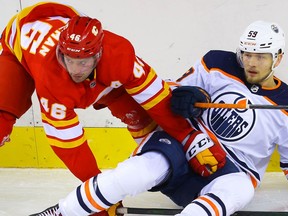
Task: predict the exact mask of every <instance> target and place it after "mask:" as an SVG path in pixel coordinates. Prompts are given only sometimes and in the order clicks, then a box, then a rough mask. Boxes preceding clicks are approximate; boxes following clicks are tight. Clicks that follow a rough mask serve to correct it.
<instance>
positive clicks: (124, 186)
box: [98, 152, 169, 201]
mask: <svg viewBox="0 0 288 216" xmlns="http://www.w3.org/2000/svg"><path fill="white" fill-rule="evenodd" d="M155 164H157V166H155ZM168 171H169V163H168V162H167V160H166V158H165V157H164V156H162V155H161V154H160V153H157V152H148V153H145V154H143V155H141V156H135V157H132V158H129V159H128V160H126V161H124V162H122V163H119V164H118V166H117V167H116V168H115V169H114V170H112V171H111V172H107V174H103V173H102V174H100V175H99V176H98V185H99V187H100V190H101V188H105V187H106V188H107V190H103V191H115V192H116V191H117V193H115V194H121V197H118V198H116V197H115V198H116V199H123V198H124V197H125V196H127V195H130V196H134V195H136V194H139V193H141V192H145V191H147V190H149V189H151V188H152V187H154V186H155V185H157V184H160V183H161V181H162V180H163V179H164V178H165V177H166V175H167V173H168ZM108 187H109V188H110V189H109V190H108ZM107 196H109V195H108V194H107ZM111 198H112V197H111ZM115 201H116V200H115Z"/></svg>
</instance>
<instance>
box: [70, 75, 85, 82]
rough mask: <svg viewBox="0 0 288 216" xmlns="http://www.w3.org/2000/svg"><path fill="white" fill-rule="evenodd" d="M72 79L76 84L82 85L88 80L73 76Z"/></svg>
mask: <svg viewBox="0 0 288 216" xmlns="http://www.w3.org/2000/svg"><path fill="white" fill-rule="evenodd" d="M71 78H72V80H73V81H74V82H75V83H81V82H83V81H84V80H85V79H86V78H85V77H84V78H83V77H76V76H72V77H71Z"/></svg>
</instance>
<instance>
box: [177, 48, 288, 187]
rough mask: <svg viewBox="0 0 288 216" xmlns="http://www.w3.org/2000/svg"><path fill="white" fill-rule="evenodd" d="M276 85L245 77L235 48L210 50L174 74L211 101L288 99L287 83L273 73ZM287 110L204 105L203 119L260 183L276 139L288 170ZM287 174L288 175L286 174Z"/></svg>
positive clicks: (273, 102)
mask: <svg viewBox="0 0 288 216" xmlns="http://www.w3.org/2000/svg"><path fill="white" fill-rule="evenodd" d="M274 79H275V81H276V83H277V86H276V87H275V88H273V89H267V88H262V87H261V86H258V85H252V84H249V83H247V82H246V81H245V77H244V70H243V68H241V67H240V66H239V64H238V62H237V58H236V54H235V53H233V52H227V51H216V50H213V51H209V52H208V53H207V54H206V55H205V56H204V57H203V58H202V60H201V61H199V62H198V63H196V64H195V65H194V66H193V67H192V68H190V69H189V70H188V71H187V72H186V73H185V74H184V75H183V76H182V77H181V78H180V79H178V80H177V82H179V84H180V85H182V86H185V85H186V86H187V85H189V86H200V87H202V88H203V89H205V90H206V91H207V92H208V93H209V94H210V95H211V100H212V102H214V103H233V104H235V103H238V102H239V101H242V100H245V101H246V102H247V103H250V104H269V105H276V104H277V105H285V104H288V86H287V85H286V84H285V83H284V82H282V81H281V80H279V79H277V78H276V77H274ZM287 115H288V110H274V109H273V110H271V109H219V108H218V109H215V108H210V109H206V110H205V111H204V113H203V116H202V118H203V121H204V122H205V124H206V125H207V126H208V127H209V129H210V130H211V131H212V132H213V133H214V134H215V135H216V136H217V137H218V139H219V140H220V141H221V142H222V144H223V146H224V148H225V149H226V151H227V153H228V157H230V158H232V160H233V161H234V162H235V163H236V164H238V165H239V167H240V168H241V169H242V170H245V171H246V172H248V173H249V174H250V175H251V177H252V180H255V181H253V182H254V184H255V186H256V185H259V183H260V181H261V180H262V178H263V175H264V172H265V170H266V168H267V165H268V163H269V160H270V157H271V155H272V153H273V151H274V149H275V147H276V146H277V145H278V151H279V153H280V157H281V159H280V160H281V168H282V170H283V171H284V173H285V174H287V170H288V118H287ZM286 176H287V175H286Z"/></svg>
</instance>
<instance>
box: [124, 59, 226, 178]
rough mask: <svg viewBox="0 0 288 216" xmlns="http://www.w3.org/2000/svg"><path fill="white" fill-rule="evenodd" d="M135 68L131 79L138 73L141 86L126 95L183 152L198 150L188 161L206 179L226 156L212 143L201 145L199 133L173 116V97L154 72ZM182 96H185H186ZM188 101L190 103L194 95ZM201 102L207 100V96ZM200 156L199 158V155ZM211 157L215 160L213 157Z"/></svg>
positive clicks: (138, 64) (140, 64)
mask: <svg viewBox="0 0 288 216" xmlns="http://www.w3.org/2000/svg"><path fill="white" fill-rule="evenodd" d="M135 65H136V66H135V67H134V69H135V68H136V72H134V76H135V77H137V76H136V73H137V75H138V77H140V78H139V79H138V82H139V80H141V81H142V82H141V83H138V86H136V85H135V87H134V88H127V89H126V90H127V92H128V93H129V94H131V96H132V97H133V98H134V99H135V100H136V101H137V102H138V103H139V104H140V105H141V106H142V107H143V108H144V109H145V110H146V111H147V112H148V113H149V115H150V116H151V117H152V118H153V119H154V120H155V121H156V122H157V123H158V124H159V125H160V126H161V127H162V128H163V129H164V130H165V131H166V132H167V133H169V134H170V135H172V136H173V137H175V138H176V139H177V140H178V141H179V142H181V143H182V144H183V145H184V146H186V147H185V148H186V151H190V150H191V148H193V149H195V148H197V157H196V156H195V155H194V154H192V157H189V158H187V159H188V161H189V162H190V165H191V166H192V168H194V170H195V171H196V172H197V173H199V174H201V175H205V176H206V175H209V174H211V173H213V172H215V171H216V170H217V169H218V168H220V167H222V166H223V165H224V164H225V158H226V154H225V152H224V151H223V150H222V148H221V147H219V146H218V145H217V144H214V143H213V142H212V141H211V142H209V143H207V145H202V144H203V142H202V141H201V140H202V138H203V136H202V135H203V134H202V135H201V134H199V133H201V132H197V133H194V132H195V129H194V128H193V127H191V125H190V124H189V122H188V121H187V120H186V119H185V118H186V116H181V115H179V114H178V113H173V112H172V110H171V107H170V105H171V98H172V94H171V89H170V87H169V85H168V84H167V83H166V82H164V81H163V80H162V79H161V78H160V77H158V76H157V74H156V73H155V71H154V70H153V69H152V68H150V67H149V66H147V64H145V62H143V61H142V60H138V62H137V61H136V63H135ZM141 72H142V74H141ZM140 74H141V75H142V76H140ZM199 91H200V90H199ZM184 95H185V96H186V94H184ZM198 96H199V95H198ZM201 96H202V94H201ZM189 97H190V99H191V98H194V97H195V95H193V96H192V97H191V96H189ZM204 98H205V100H206V99H207V95H205V96H204ZM179 99H180V98H179ZM198 111H199V110H197V112H198ZM185 112H186V111H185ZM187 113H188V112H187ZM183 117H184V118H183ZM191 117H192V116H191ZM204 136H205V135H204ZM207 138H208V137H207ZM207 140H208V139H207ZM199 145H201V146H199ZM189 146H190V147H189ZM200 147H201V148H200ZM200 152H201V153H202V154H198V153H200ZM214 154H215V157H214V156H213V155H214ZM216 154H217V157H216Z"/></svg>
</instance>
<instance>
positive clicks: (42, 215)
mask: <svg viewBox="0 0 288 216" xmlns="http://www.w3.org/2000/svg"><path fill="white" fill-rule="evenodd" d="M29 216H62V214H61V213H60V212H59V206H58V204H57V205H55V206H52V207H50V208H47V209H45V210H44V211H42V212H39V213H36V214H32V215H29Z"/></svg>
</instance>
